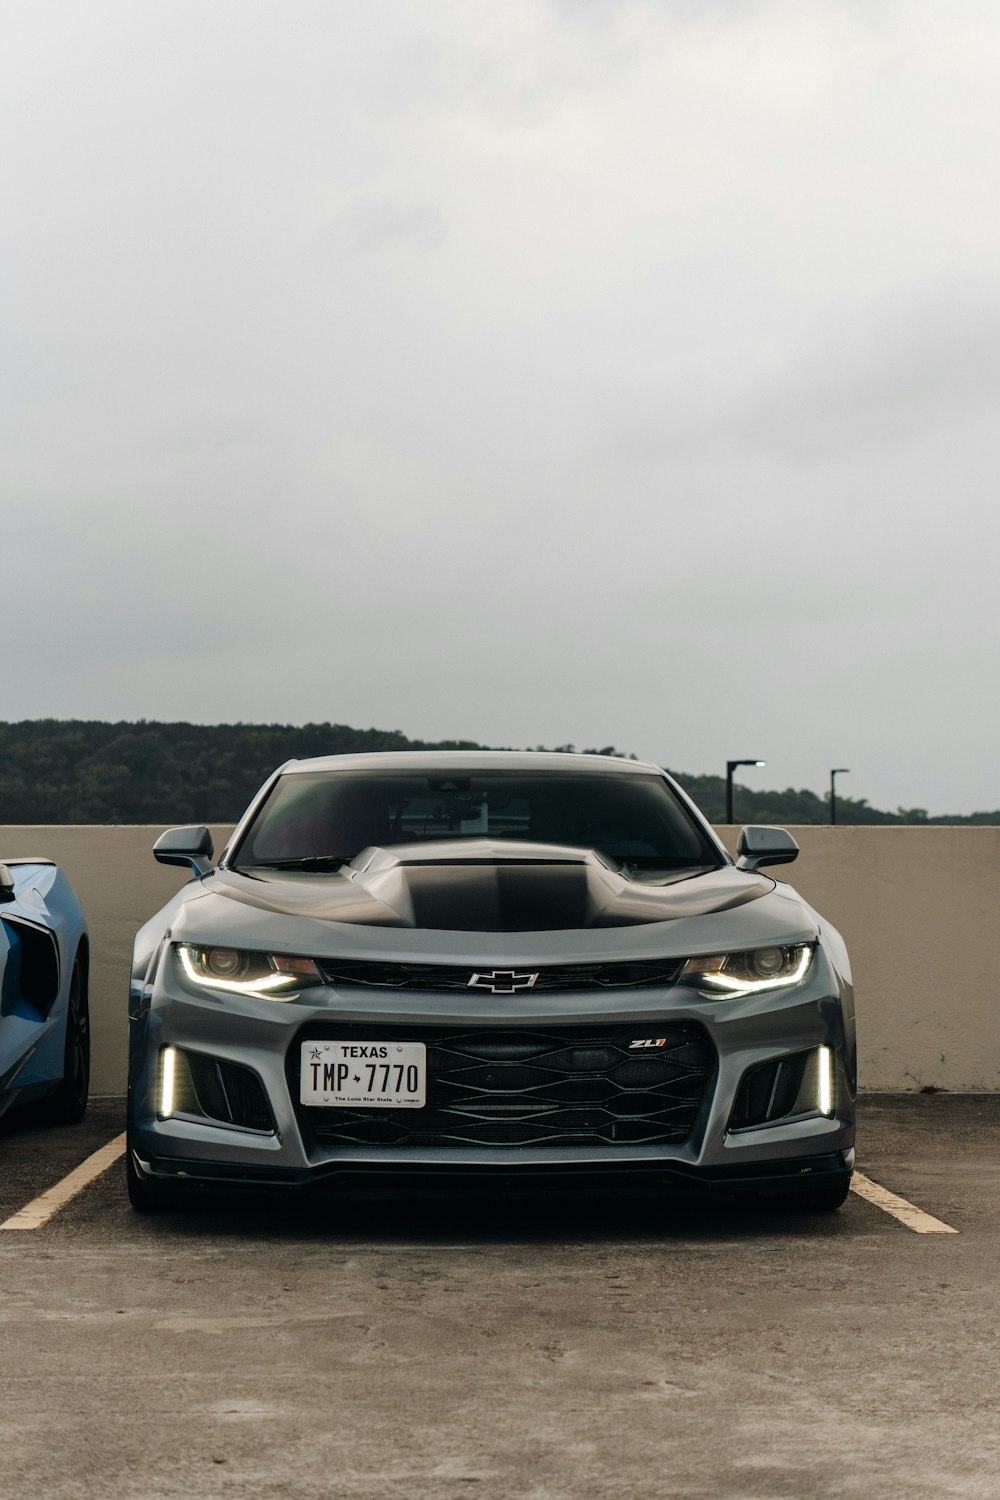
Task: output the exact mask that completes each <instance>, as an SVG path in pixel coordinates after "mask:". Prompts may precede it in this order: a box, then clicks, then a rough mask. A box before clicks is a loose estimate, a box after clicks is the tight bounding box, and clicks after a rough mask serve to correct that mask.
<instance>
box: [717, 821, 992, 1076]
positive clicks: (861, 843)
mask: <svg viewBox="0 0 1000 1500" xmlns="http://www.w3.org/2000/svg"><path fill="white" fill-rule="evenodd" d="M718 832H719V833H720V834H721V836H722V838H723V840H724V842H725V844H726V846H727V848H728V849H730V850H731V851H732V852H735V848H736V839H737V837H738V835H739V829H738V828H720V829H719V830H718ZM790 832H791V833H792V834H793V835H794V836H795V838H796V839H797V840H798V842H799V844H800V846H801V849H802V852H801V854H800V855H799V858H798V859H797V860H796V862H795V864H794V865H790V866H788V867H787V868H785V869H782V868H781V867H780V866H779V867H776V868H775V869H774V870H773V871H772V872H771V873H773V874H774V875H775V876H783V877H784V878H786V879H787V880H788V881H789V882H790V884H792V885H794V886H795V888H796V890H798V891H799V892H801V894H802V895H803V896H804V897H805V898H806V900H807V901H808V902H809V903H810V905H812V906H814V907H815V908H816V910H817V911H819V912H822V914H823V916H824V917H827V918H828V919H829V921H831V922H832V923H833V924H834V926H835V927H837V928H839V929H840V931H841V932H842V933H843V935H844V939H845V941H846V942H847V946H848V949H849V951H850V954H851V964H852V967H853V970H854V986H855V992H856V995H857V1013H858V1048H859V1054H860V1056H859V1078H860V1084H861V1087H862V1088H865V1089H893V1090H895V1089H905V1090H918V1089H921V1088H924V1087H928V1086H931V1087H935V1088H941V1089H954V1090H958V1091H963V1092H978V1091H979V1090H989V1091H995V1090H1000V932H998V928H1000V827H997V828H916V827H902V828H901V827H890V828H829V827H798V828H792V829H790Z"/></svg>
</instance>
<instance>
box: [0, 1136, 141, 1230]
mask: <svg viewBox="0 0 1000 1500" xmlns="http://www.w3.org/2000/svg"><path fill="white" fill-rule="evenodd" d="M124 1155H125V1135H124V1132H123V1133H122V1134H121V1135H119V1136H116V1137H115V1139H114V1140H113V1141H109V1142H108V1144H107V1145H106V1146H102V1147H101V1149H100V1151H95V1152H94V1154H93V1156H88V1157H87V1160H86V1161H84V1162H81V1163H80V1165H79V1166H78V1167H75V1168H74V1169H73V1171H72V1172H70V1173H69V1174H68V1175H67V1176H66V1177H64V1178H63V1179H62V1181H61V1182H57V1183H56V1185H55V1187H50V1188H49V1189H48V1190H47V1192H44V1193H42V1194H41V1196H40V1197H38V1198H34V1199H33V1200H32V1201H31V1202H30V1203H28V1204H26V1206H25V1207H24V1208H21V1209H19V1210H18V1212H17V1213H16V1214H12V1215H11V1217H10V1218H9V1219H5V1220H4V1222H3V1223H2V1224H0V1229H41V1227H42V1225H43V1224H47V1223H48V1222H49V1220H50V1219H51V1218H52V1216H53V1214H57V1213H58V1212H59V1210H60V1209H61V1208H65V1207H66V1204H67V1203H69V1201H70V1199H71V1198H75V1197H76V1195H77V1193H82V1192H83V1190H84V1188H85V1187H88V1186H89V1184H90V1183H92V1182H93V1181H94V1179H95V1178H96V1177H100V1175H101V1173H102V1172H106V1171H107V1170H108V1168H109V1167H111V1166H114V1164H115V1162H116V1161H117V1160H118V1158H119V1157H120V1156H124Z"/></svg>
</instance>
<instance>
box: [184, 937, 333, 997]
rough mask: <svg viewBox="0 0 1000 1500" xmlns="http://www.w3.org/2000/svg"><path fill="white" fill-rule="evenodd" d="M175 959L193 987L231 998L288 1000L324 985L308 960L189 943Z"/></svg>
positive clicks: (313, 965)
mask: <svg viewBox="0 0 1000 1500" xmlns="http://www.w3.org/2000/svg"><path fill="white" fill-rule="evenodd" d="M177 956H178V958H179V959H180V962H181V968H182V969H183V970H184V973H185V974H186V975H187V977H188V979H190V980H191V983H192V984H197V985H203V986H204V987H205V988H206V989H210V990H226V991H228V992H229V993H230V994H232V995H259V996H260V997H261V999H263V1000H290V999H291V998H292V996H293V995H294V994H296V993H297V992H298V991H299V990H305V989H308V988H309V987H310V986H311V985H314V984H322V983H323V976H322V975H321V974H320V972H319V970H318V969H317V967H316V965H315V964H314V963H313V961H312V959H311V958H288V957H286V955H284V954H282V953H245V952H243V950H242V949H240V948H198V947H195V946H193V945H192V944H188V943H178V945H177Z"/></svg>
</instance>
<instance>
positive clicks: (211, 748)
mask: <svg viewBox="0 0 1000 1500" xmlns="http://www.w3.org/2000/svg"><path fill="white" fill-rule="evenodd" d="M482 748H487V747H483V746H479V745H476V744H474V743H473V742H472V741H471V740H440V741H437V742H434V743H430V742H428V741H426V740H411V739H408V738H407V736H406V735H405V734H403V733H401V732H400V731H399V730H395V729H393V730H384V729H352V728H351V727H350V726H349V725H346V724H303V725H291V724H160V723H154V722H147V721H145V720H140V721H139V722H138V723H118V724H106V723H102V722H98V721H90V720H79V719H67V720H63V719H28V720H23V721H22V722H20V723H0V824H4V823H6V824H10V823H186V822H196V823H200V822H221V823H224V822H232V821H234V820H235V819H236V818H237V817H238V816H239V815H240V813H241V812H242V811H243V809H244V807H245V806H246V804H247V802H248V801H249V799H250V797H251V796H252V795H253V793H254V792H255V791H256V790H257V788H258V787H259V786H260V784H261V782H262V781H263V780H264V779H265V777H266V776H268V775H269V774H270V772H271V771H272V770H273V769H274V767H275V766H277V765H279V764H280V763H281V762H282V761H284V760H290V759H293V758H295V757H302V756H309V755H332V754H338V753H341V754H342V753H345V752H348V751H362V750H430V749H434V750H441V749H447V750H476V749H482ZM532 748H537V749H546V748H550V749H557V750H572V749H573V748H575V747H574V746H572V745H557V746H550V747H546V746H536V747H532ZM592 753H594V752H592ZM596 753H599V754H602V755H615V754H621V753H622V752H620V751H617V750H615V749H614V747H613V746H610V745H606V746H604V747H602V748H601V749H600V750H599V751H597V752H596ZM673 774H674V775H675V776H676V777H677V779H678V781H680V782H681V784H682V785H683V786H684V787H685V788H686V789H687V791H688V792H689V794H690V795H691V796H692V797H693V799H694V801H695V802H696V803H697V804H698V806H699V807H700V808H701V809H702V811H703V812H704V813H705V814H706V815H707V816H708V817H709V818H710V819H711V820H712V821H713V822H721V820H722V818H723V816H724V809H725V781H724V779H723V777H721V776H704V775H702V776H696V775H690V774H688V773H686V772H683V771H674V772H673ZM735 815H736V820H737V821H738V822H740V823H826V822H828V821H829V806H828V803H827V802H826V801H825V799H824V798H822V797H818V796H817V795H816V793H815V792H810V791H805V790H798V791H796V790H795V789H793V788H788V789H787V790H786V791H783V792H778V791H759V790H756V789H751V788H749V787H745V786H738V787H737V788H736V790H735ZM837 815H838V821H839V822H841V823H928V822H929V823H1000V811H994V812H984V813H974V814H973V815H972V816H970V817H948V816H944V815H940V816H937V817H932V818H929V817H928V816H927V813H926V812H925V811H924V809H922V808H909V809H904V808H897V810H896V811H895V812H891V813H890V812H881V811H879V809H878V808H874V807H869V806H868V804H867V802H865V801H864V800H863V799H862V800H858V801H856V800H852V799H851V798H849V797H840V796H839V795H838V797H837Z"/></svg>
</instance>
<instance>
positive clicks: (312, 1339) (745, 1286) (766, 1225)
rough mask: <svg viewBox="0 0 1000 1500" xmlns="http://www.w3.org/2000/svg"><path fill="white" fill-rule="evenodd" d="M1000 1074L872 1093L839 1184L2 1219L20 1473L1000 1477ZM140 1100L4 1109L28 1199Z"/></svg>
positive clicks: (670, 1489) (497, 1480) (860, 1484)
mask: <svg viewBox="0 0 1000 1500" xmlns="http://www.w3.org/2000/svg"><path fill="white" fill-rule="evenodd" d="M998 1126H1000V1100H997V1099H995V1098H991V1097H983V1098H980V1099H969V1098H949V1097H946V1096H940V1095H939V1096H935V1097H923V1098H920V1097H916V1098H891V1099H890V1098H878V1099H869V1100H867V1101H866V1102H865V1107H864V1111H863V1116H862V1131H861V1149H860V1153H859V1160H860V1165H861V1166H862V1168H863V1170H864V1171H865V1173H866V1175H868V1176H869V1177H870V1178H871V1179H872V1180H874V1181H877V1182H878V1183H880V1184H882V1185H884V1186H885V1187H887V1188H888V1189H890V1190H891V1191H893V1192H895V1193H897V1194H902V1195H904V1196H905V1197H906V1198H907V1199H908V1200H909V1201H911V1202H913V1203H914V1204H915V1205H916V1206H917V1207H919V1208H920V1209H922V1210H924V1211H925V1212H927V1213H930V1214H932V1215H934V1216H935V1217H937V1218H939V1219H941V1220H942V1221H943V1222H945V1223H946V1224H948V1225H949V1226H950V1227H953V1228H955V1229H957V1230H958V1231H959V1232H958V1233H957V1234H930V1235H922V1234H915V1233H912V1232H911V1231H910V1230H909V1229H907V1228H906V1227H905V1225H904V1224H902V1223H900V1222H899V1221H898V1220H896V1219H894V1218H892V1217H890V1216H888V1215H887V1214H885V1213H883V1212H882V1211H881V1210H880V1209H879V1208H878V1207H877V1206H876V1205H875V1204H874V1203H872V1202H869V1201H866V1200H864V1199H862V1198H860V1197H858V1196H857V1195H855V1194H852V1195H851V1197H850V1199H849V1200H848V1203H847V1205H846V1206H845V1208H844V1209H843V1210H841V1212H840V1213H838V1214H835V1215H832V1216H829V1217H819V1218H803V1217H797V1216H793V1215H791V1214H789V1213H784V1212H782V1211H780V1210H770V1211H767V1212H762V1211H752V1210H738V1211H737V1210H733V1209H732V1208H730V1207H726V1206H719V1207H717V1208H713V1209H711V1210H708V1209H705V1208H701V1209H695V1208H692V1207H690V1206H670V1205H650V1204H643V1205H640V1204H625V1205H616V1206H609V1205H607V1204H590V1205H588V1204H586V1203H577V1204H573V1205H553V1204H542V1205H539V1204H537V1203H527V1202H517V1203H505V1202H496V1203H493V1204H486V1205H483V1204H478V1205H469V1204H457V1205H455V1204H452V1205H445V1206H441V1205H436V1206H435V1205H432V1206H430V1207H425V1208H421V1207H420V1206H419V1205H415V1204H398V1203H397V1204H391V1205H385V1206H377V1207H373V1206H371V1205H360V1204H353V1205H352V1204H347V1203H341V1204H336V1205H333V1204H327V1205H322V1206H317V1205H310V1204H296V1205H291V1206H289V1205H276V1204H270V1203H266V1202H265V1203H244V1204H231V1205H228V1206H225V1207H223V1208H222V1209H220V1210H219V1211H217V1212H196V1213H194V1212H192V1213H183V1214H182V1213H170V1214H164V1215H161V1216H156V1217H151V1218H144V1219H143V1218H137V1217H136V1216H134V1215H133V1214H132V1213H131V1211H130V1210H129V1208H128V1206H127V1203H126V1201H125V1196H124V1186H123V1182H122V1177H121V1173H122V1168H121V1162H120V1161H119V1162H117V1163H116V1164H115V1165H114V1166H113V1167H112V1168H111V1169H110V1170H109V1171H108V1172H106V1173H105V1174H104V1175H102V1176H101V1177H99V1178H98V1179H97V1180H96V1181H95V1182H94V1183H93V1184H92V1185H90V1186H89V1187H87V1188H86V1189H85V1190H84V1191H83V1192H82V1193H80V1194H79V1196H77V1197H75V1198H73V1199H72V1201H71V1202H69V1203H68V1204H67V1205H66V1206H65V1208H63V1209H62V1211H61V1212H60V1213H58V1214H57V1215H56V1216H55V1217H54V1218H53V1219H51V1220H50V1221H49V1222H48V1223H47V1224H46V1225H45V1226H44V1227H43V1228H41V1229H39V1230H36V1231H25V1232H12V1233H9V1234H5V1235H3V1236H0V1275H2V1278H3V1281H2V1285H3V1289H4V1292H3V1299H2V1303H0V1330H2V1338H3V1341H4V1347H5V1356H4V1361H3V1375H2V1385H3V1400H2V1403H0V1430H2V1431H3V1433H4V1435H5V1437H6V1438H7V1442H6V1444H5V1451H6V1453H7V1459H6V1461H5V1468H6V1471H7V1483H8V1485H9V1487H10V1491H11V1493H27V1492H29V1491H34V1492H36V1493H43V1494H54V1495H55V1494H59V1495H63V1494H65V1495H66V1496H68V1497H71V1500H90V1497H91V1496H95V1497H96V1496H97V1495H101V1496H104V1495H106V1494H107V1493H116V1494H122V1495H127V1496H132V1495H134V1496H142V1497H143V1500H146V1497H149V1500H161V1497H173V1496H180V1495H185V1496H189V1495H190V1494H192V1493H197V1494H199V1495H201V1496H216V1495H218V1496H250V1495H253V1496H255V1497H261V1496H264V1497H271V1496H274V1497H278V1496H282V1497H284V1496H295V1497H306V1500H312V1497H316V1500H320V1497H322V1500H327V1497H330V1496H338V1497H339V1496H344V1497H351V1500H353V1497H359V1500H360V1497H362V1496H364V1497H368V1496H372V1495H376V1494H378V1495H388V1496H397V1495H398V1496H400V1497H406V1500H411V1497H413V1500H420V1497H425V1496H426V1497H438V1496H449V1495H453V1494H454V1495H467V1494H477V1493H478V1494H487V1493H488V1494H489V1495H490V1496H491V1497H492V1496H529V1497H532V1500H569V1497H571V1496H572V1497H578V1496H591V1495H593V1496H595V1497H596V1496H598V1495H600V1496H607V1495H613V1496H619V1495H620V1496H629V1497H632V1496H637V1497H647V1496H648V1497H650V1500H652V1497H654V1496H655V1497H657V1500H660V1497H663V1496H695V1497H701V1496H706V1497H707V1496H710V1495H711V1496H717V1497H733V1500H737V1497H739V1500H743V1497H751V1496H753V1497H756V1496H775V1497H778V1496H782V1497H783V1496H789V1497H799V1496H801V1497H812V1496H830V1497H834V1496H837V1497H841V1496H847V1497H853V1496H859V1497H860V1496H862V1495H864V1496H865V1497H866V1500H867V1497H868V1496H869V1495H870V1494H871V1493H873V1492H874V1493H877V1494H878V1495H880V1496H896V1495H900V1496H902V1495H904V1494H905V1495H906V1496H907V1497H913V1496H917V1497H923V1496H926V1497H931V1496H934V1497H939V1496H962V1497H973V1496H984V1497H986V1496H993V1495H995V1493H996V1489H997V1480H996V1475H997V1473H998V1472H1000V1453H998V1447H1000V1443H998V1438H997V1431H998V1424H997V1421H996V1417H997V1412H996V1397H995V1391H996V1389H997V1387H998V1384H1000V1380H998V1377H1000V1340H998V1319H997V1305H996V1296H995V1291H994V1285H995V1238H996V1234H995V1225H996V1222H997V1210H998V1208H1000V1163H998V1153H997V1149H996V1147H997V1141H998V1138H1000V1136H998ZM121 1128H122V1102H121V1101H120V1100H99V1101H97V1102H96V1103H95V1105H94V1106H93V1107H92V1109H91V1111H90V1113H89V1115H88V1120H87V1125H86V1127H85V1129H82V1130H81V1129H76V1130H72V1131H56V1132H44V1133H43V1132H40V1131H37V1130H34V1129H33V1128H31V1127H30V1126H29V1125H27V1124H24V1125H15V1124H14V1123H13V1122H11V1121H8V1122H5V1123H4V1126H3V1130H2V1134H0V1157H2V1160H3V1163H4V1170H3V1184H2V1191H3V1198H2V1204H3V1212H4V1214H5V1216H9V1215H10V1214H11V1213H13V1212H16V1211H17V1210H18V1209H20V1208H22V1207H23V1206H24V1205H25V1204H26V1203H28V1202H29V1201H31V1199H32V1198H34V1197H36V1196H37V1195H38V1194H39V1193H40V1192H42V1191H44V1189H46V1188H48V1187H51V1186H52V1185H53V1184H54V1183H55V1182H57V1181H58V1180H60V1179H61V1178H62V1177H64V1176H65V1174H66V1173H67V1172H68V1171H69V1170H71V1169H72V1168H73V1167H75V1166H78V1165H79V1164H80V1162H81V1161H83V1159H84V1158H86V1157H88V1156H89V1155H90V1154H91V1153H92V1152H93V1151H94V1150H96V1149H97V1148H99V1147H100V1146H102V1145H104V1144H106V1143H107V1142H109V1141H111V1140H113V1139H114V1138H115V1137H116V1136H117V1135H118V1134H119V1133H120V1131H121Z"/></svg>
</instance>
